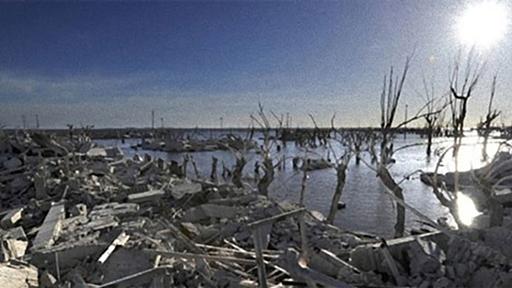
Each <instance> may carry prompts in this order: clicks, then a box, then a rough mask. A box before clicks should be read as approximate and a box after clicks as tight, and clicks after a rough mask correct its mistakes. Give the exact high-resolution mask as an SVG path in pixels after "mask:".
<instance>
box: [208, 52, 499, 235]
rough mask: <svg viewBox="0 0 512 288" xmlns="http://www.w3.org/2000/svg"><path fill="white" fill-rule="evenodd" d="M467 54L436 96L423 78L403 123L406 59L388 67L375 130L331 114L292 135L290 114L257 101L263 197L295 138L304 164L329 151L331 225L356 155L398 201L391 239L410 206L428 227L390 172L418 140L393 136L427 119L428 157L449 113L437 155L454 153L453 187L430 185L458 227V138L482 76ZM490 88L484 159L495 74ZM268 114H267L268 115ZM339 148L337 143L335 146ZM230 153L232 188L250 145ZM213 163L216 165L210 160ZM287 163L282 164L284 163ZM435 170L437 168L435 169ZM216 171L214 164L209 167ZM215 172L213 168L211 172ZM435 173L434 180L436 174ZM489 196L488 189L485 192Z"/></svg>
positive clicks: (492, 112)
mask: <svg viewBox="0 0 512 288" xmlns="http://www.w3.org/2000/svg"><path fill="white" fill-rule="evenodd" d="M472 57H473V56H472V55H469V56H468V58H467V61H466V63H464V64H465V65H461V61H458V60H457V61H455V65H454V67H453V70H452V73H451V77H450V79H449V84H450V85H449V87H447V89H446V91H445V92H444V93H441V94H440V95H436V93H435V92H436V91H435V90H434V83H433V81H432V83H430V84H429V83H427V81H426V80H425V79H424V80H423V86H424V87H423V88H424V92H423V93H424V95H423V96H424V99H425V104H424V106H423V107H421V108H420V109H419V110H418V111H417V112H416V113H415V114H412V116H411V117H409V118H406V119H404V120H403V121H401V122H399V121H397V120H396V119H397V111H398V108H399V107H400V101H401V98H402V96H403V94H404V86H405V83H406V79H407V76H408V73H409V68H410V57H408V58H407V59H406V61H405V64H404V66H403V69H402V71H401V72H400V73H396V72H395V70H394V68H393V67H391V69H390V71H389V74H387V75H385V76H384V81H383V86H382V91H381V94H380V129H378V130H370V129H368V130H366V131H365V130H343V129H338V128H336V127H335V126H334V116H333V118H332V119H331V129H325V128H323V129H320V128H319V127H318V125H317V123H316V121H315V119H314V118H313V116H312V115H310V118H311V120H312V121H313V124H314V126H315V128H314V129H304V130H295V132H294V133H295V134H292V133H291V132H290V131H291V130H290V129H289V127H288V125H289V124H288V116H287V118H286V120H285V119H284V116H283V115H281V116H278V115H276V114H275V113H273V112H270V114H268V113H266V112H265V110H264V108H263V106H262V105H261V104H259V108H258V111H257V113H256V114H254V115H251V119H252V121H253V122H255V123H256V124H257V125H258V126H259V127H258V131H260V132H261V135H262V143H261V145H259V147H257V148H256V150H257V154H259V157H260V159H259V160H260V161H261V162H260V161H257V162H256V164H255V166H256V167H255V173H254V174H255V176H257V177H255V179H254V180H255V183H256V189H257V190H258V192H259V193H260V194H262V195H265V196H267V195H268V193H269V186H270V185H271V183H272V182H273V181H274V177H275V171H276V169H277V168H281V167H283V166H284V163H286V161H287V159H286V155H285V154H286V153H275V151H277V152H280V151H281V148H282V147H286V142H287V141H296V144H297V143H298V146H299V147H301V149H303V150H304V157H303V160H304V161H303V163H304V164H303V165H307V163H308V162H307V161H306V160H307V158H308V153H312V152H311V151H313V150H314V149H315V148H317V147H319V146H323V147H324V148H327V150H328V156H327V159H328V161H329V162H330V163H332V167H333V168H334V169H335V171H336V179H337V184H336V186H335V188H334V189H333V190H334V191H333V196H332V199H331V203H330V209H329V213H328V215H327V218H326V219H327V220H326V221H327V222H328V223H331V224H332V223H333V222H334V219H335V218H336V212H337V211H338V207H339V203H340V199H341V197H342V193H343V189H344V186H345V183H346V171H347V169H348V167H349V163H350V161H351V160H352V159H355V164H356V165H360V164H361V163H363V164H364V165H366V166H368V167H369V168H370V169H372V170H373V171H374V172H375V174H376V176H377V177H378V178H379V180H380V182H381V183H382V184H383V186H384V187H385V191H386V192H387V193H389V195H391V197H392V198H393V199H394V200H395V202H396V204H397V205H396V207H397V208H396V224H395V237H400V236H403V235H404V233H405V211H406V209H410V210H411V211H412V213H413V214H416V215H417V216H419V217H420V218H422V219H423V220H426V221H428V222H429V223H431V224H432V225H437V223H436V222H435V221H432V220H431V219H428V217H426V216H425V215H423V214H421V213H420V212H419V211H417V210H416V209H415V208H414V207H411V206H409V205H408V204H407V203H406V201H405V199H404V191H403V188H402V187H401V186H400V183H401V180H398V179H395V177H394V176H393V175H392V173H391V172H390V170H389V168H390V165H392V164H393V163H394V158H393V155H394V153H396V152H397V151H400V150H402V149H406V148H409V147H410V146H416V145H418V143H413V144H409V145H405V146H404V147H394V138H395V136H396V135H395V133H396V131H400V129H402V128H404V127H406V126H407V124H409V123H411V122H414V121H421V120H423V121H424V123H425V131H426V134H427V135H426V136H427V140H426V143H422V145H426V155H427V157H428V158H430V157H431V155H432V152H433V149H432V146H433V138H434V137H435V135H436V134H438V131H439V130H440V127H442V125H444V124H443V120H444V116H445V114H447V113H448V114H449V115H450V116H451V117H450V119H449V125H450V128H451V129H452V131H453V145H451V146H450V147H449V148H448V149H446V150H445V151H444V153H441V155H440V157H439V158H438V163H437V164H438V165H437V168H439V166H440V164H441V162H442V161H443V158H444V157H445V156H446V154H448V151H450V150H451V151H452V152H453V153H452V157H453V158H454V162H455V185H456V186H455V189H454V190H453V191H452V192H450V191H447V190H446V189H442V188H443V187H438V185H434V186H433V193H434V195H435V196H436V197H437V198H438V199H439V201H440V203H441V204H442V205H443V206H445V207H447V208H448V209H449V210H450V212H451V214H452V215H453V218H454V219H455V221H456V223H457V224H458V225H459V226H463V225H464V224H463V223H462V221H460V219H459V216H458V211H457V205H456V203H457V192H456V191H458V187H457V182H458V179H457V177H458V164H457V163H458V160H457V157H458V153H459V149H460V146H461V145H462V138H463V136H464V131H465V122H466V117H467V112H468V102H469V100H470V99H472V96H473V94H474V93H475V87H476V86H477V84H478V82H479V80H480V79H481V71H482V65H480V64H479V63H476V62H475V60H474V59H473V58H472ZM491 87H492V88H491V92H490V97H489V105H488V109H487V114H486V115H485V118H484V120H482V121H481V122H480V123H479V125H478V128H479V129H481V130H483V131H485V132H484V133H483V134H482V135H483V136H484V142H483V146H484V147H483V151H482V157H483V159H484V160H485V159H487V158H488V155H487V152H486V149H487V147H486V146H487V141H488V138H489V135H490V132H489V131H490V128H491V127H492V124H493V121H495V120H496V118H497V117H498V116H499V115H500V111H498V110H496V109H493V100H494V98H495V92H496V76H495V77H494V78H493V81H492V86H491ZM267 115H271V117H268V116H267ZM250 131H251V132H250V133H249V134H248V135H247V139H242V138H241V139H239V140H240V141H238V142H240V143H249V142H248V141H247V140H248V139H252V137H253V136H254V127H253V129H251V130H250ZM333 143H338V145H341V147H343V149H341V150H340V149H335V148H334V147H333ZM338 147H339V146H338ZM228 149H229V150H231V151H232V154H233V155H234V157H235V165H234V167H233V169H232V170H230V172H231V174H230V175H231V179H232V182H233V184H234V185H235V186H237V187H242V186H243V185H244V182H243V181H242V179H243V171H244V168H245V166H246V164H247V163H248V159H247V158H246V155H247V152H248V149H249V148H248V147H245V146H244V145H241V146H239V147H236V148H235V147H228ZM214 165H216V163H215V164H214ZM284 167H285V166H284ZM437 168H436V172H437ZM214 169H216V168H215V167H212V171H213V170H214ZM301 170H302V173H303V175H302V177H301V179H302V180H301V181H302V183H301V191H300V197H299V199H300V204H301V205H304V197H305V196H304V194H305V193H306V190H307V185H306V184H307V179H308V177H307V173H308V169H307V167H305V168H304V169H301ZM212 173H213V172H212ZM435 174H436V173H434V178H435ZM432 183H437V180H436V179H433V180H432ZM489 195H492V192H489Z"/></svg>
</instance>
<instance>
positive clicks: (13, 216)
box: [0, 207, 24, 229]
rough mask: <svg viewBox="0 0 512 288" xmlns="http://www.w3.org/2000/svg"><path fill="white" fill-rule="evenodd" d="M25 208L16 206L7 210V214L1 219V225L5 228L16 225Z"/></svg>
mask: <svg viewBox="0 0 512 288" xmlns="http://www.w3.org/2000/svg"><path fill="white" fill-rule="evenodd" d="M23 210H24V208H23V207H21V208H15V209H12V210H11V211H9V212H7V214H6V215H5V216H4V217H3V218H2V220H1V221H0V226H1V227H2V228H4V229H8V228H11V227H14V226H15V225H16V223H18V221H19V220H21V217H22V213H23Z"/></svg>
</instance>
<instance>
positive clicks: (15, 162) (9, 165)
mask: <svg viewBox="0 0 512 288" xmlns="http://www.w3.org/2000/svg"><path fill="white" fill-rule="evenodd" d="M2 165H3V166H4V168H5V169H8V170H11V169H15V168H18V167H20V166H21V165H23V162H21V160H20V159H19V158H17V157H11V158H10V159H8V160H5V161H4V162H3V163H2Z"/></svg>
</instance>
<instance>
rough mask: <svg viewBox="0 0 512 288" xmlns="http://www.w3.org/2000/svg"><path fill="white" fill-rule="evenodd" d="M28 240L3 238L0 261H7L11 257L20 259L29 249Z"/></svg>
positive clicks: (0, 244) (0, 245) (0, 247)
mask: <svg viewBox="0 0 512 288" xmlns="http://www.w3.org/2000/svg"><path fill="white" fill-rule="evenodd" d="M27 247H28V242H27V240H26V239H25V240H18V239H2V241H1V243H0V262H7V261H9V260H11V259H19V258H21V257H23V256H24V255H25V251H27Z"/></svg>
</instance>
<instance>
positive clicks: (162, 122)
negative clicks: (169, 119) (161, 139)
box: [160, 117, 164, 129]
mask: <svg viewBox="0 0 512 288" xmlns="http://www.w3.org/2000/svg"><path fill="white" fill-rule="evenodd" d="M160 123H161V124H162V129H164V117H160Z"/></svg>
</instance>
